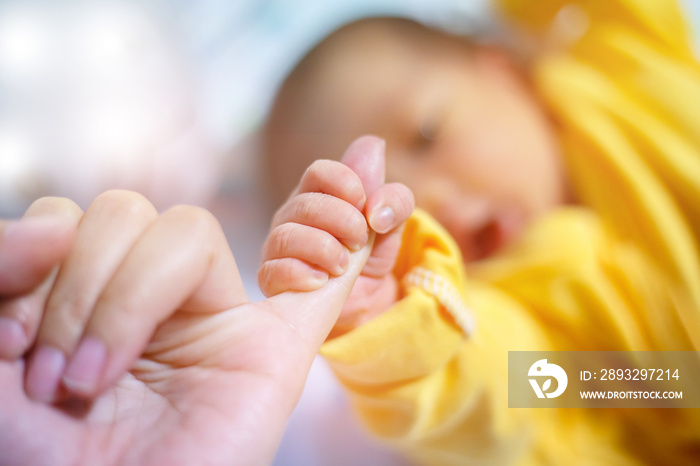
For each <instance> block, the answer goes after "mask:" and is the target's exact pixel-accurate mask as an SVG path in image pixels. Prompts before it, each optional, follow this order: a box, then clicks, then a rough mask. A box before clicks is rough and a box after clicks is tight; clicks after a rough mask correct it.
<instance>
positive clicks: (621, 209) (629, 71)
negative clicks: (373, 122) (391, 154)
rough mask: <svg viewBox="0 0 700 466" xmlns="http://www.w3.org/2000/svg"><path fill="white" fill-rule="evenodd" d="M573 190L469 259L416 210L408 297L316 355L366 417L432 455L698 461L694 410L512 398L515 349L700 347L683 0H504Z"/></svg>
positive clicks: (406, 251)
mask: <svg viewBox="0 0 700 466" xmlns="http://www.w3.org/2000/svg"><path fill="white" fill-rule="evenodd" d="M499 7H500V8H501V11H502V12H503V13H504V15H505V16H506V17H507V18H508V19H509V20H511V21H513V27H514V28H515V29H517V30H518V31H519V32H520V33H522V34H526V35H527V36H528V37H529V38H531V39H532V40H533V41H534V43H537V44H538V47H539V49H538V50H539V53H538V55H537V58H536V59H535V60H534V62H533V66H532V77H533V80H534V82H535V84H536V87H537V90H538V92H539V93H540V95H541V97H542V99H543V100H544V102H545V103H546V105H547V106H548V109H549V110H550V111H551V112H552V114H553V115H554V118H555V119H556V121H557V125H558V130H559V134H560V139H561V144H562V147H563V149H564V156H565V159H566V163H567V166H568V169H569V171H570V177H571V179H572V183H573V186H574V191H575V195H576V197H577V200H578V201H579V202H578V204H577V206H575V207H563V208H561V209H558V210H556V211H553V212H552V213H551V214H549V215H547V216H545V217H544V218H542V219H541V220H540V221H538V222H536V223H535V224H534V225H532V226H531V227H530V228H529V229H528V230H527V231H526V233H525V234H524V236H523V237H522V238H520V239H518V240H517V242H516V243H514V244H513V245H511V246H509V247H508V248H507V250H505V251H503V252H502V253H500V254H498V255H497V256H495V257H493V258H490V259H489V260H487V261H484V262H483V263H481V264H478V265H474V266H469V267H468V268H467V267H465V265H464V264H463V263H462V259H461V257H460V255H459V251H458V248H457V246H456V245H455V244H454V243H453V241H452V240H451V239H450V237H449V236H448V235H447V233H446V232H445V231H444V230H443V229H442V228H441V227H440V226H439V225H438V224H437V223H435V222H434V221H433V220H432V219H431V218H430V217H429V216H428V215H427V214H425V213H423V212H421V211H417V212H416V213H415V214H414V216H413V217H412V218H411V220H410V221H409V223H408V226H407V228H406V232H405V235H404V243H403V247H402V251H401V253H400V257H399V260H398V262H397V265H396V267H395V270H394V273H395V275H396V276H397V278H398V279H399V280H400V282H401V283H402V285H403V286H402V296H401V299H400V300H399V301H398V302H397V303H396V304H395V305H394V306H393V307H392V308H391V309H390V310H388V311H387V312H386V313H385V314H383V315H381V316H380V317H378V318H376V319H375V320H373V321H371V322H369V323H368V324H366V325H364V326H362V327H360V328H357V329H355V330H353V331H352V332H350V333H348V334H346V335H343V336H341V337H339V338H336V339H333V340H330V341H328V342H327V343H326V344H325V345H324V347H323V348H322V354H323V355H324V356H325V357H326V359H327V360H328V361H329V362H330V364H331V366H332V368H333V370H334V371H335V373H336V374H337V376H338V377H339V379H340V380H341V382H342V383H343V384H344V385H345V386H346V387H347V388H348V389H349V391H350V393H351V397H352V401H353V404H354V405H355V407H356V408H357V410H358V412H359V413H360V415H361V417H362V419H363V420H364V421H365V423H366V424H367V425H368V427H369V428H370V429H371V430H372V431H373V432H375V433H376V434H377V435H379V436H381V437H383V438H385V439H386V440H387V441H389V442H390V443H393V444H395V445H397V446H398V447H400V448H401V449H403V450H405V451H408V452H409V453H411V454H412V456H413V457H415V458H417V459H418V460H420V461H422V462H424V463H425V464H430V465H469V464H475V465H485V464H497V465H501V464H537V465H539V464H556V465H558V464H566V465H577V464H591V465H598V464H646V463H648V464H700V412H698V410H696V409H675V410H662V409H645V410H640V409H621V410H604V409H513V408H511V409H509V408H508V398H507V375H508V374H507V362H508V359H507V358H508V351H515V350H517V351H522V350H532V351H548V350H554V351H564V350H569V351H585V350H599V351H608V350H616V351H617V350H620V351H621V350H689V351H698V350H700V254H699V247H700V245H699V239H700V67H699V66H698V64H697V62H696V58H695V56H694V54H693V51H692V49H691V47H690V43H691V42H690V39H689V32H688V30H687V26H686V25H685V23H684V21H683V19H682V14H681V12H680V11H679V9H678V6H677V5H676V4H675V3H674V2H670V1H666V0H663V1H659V0H648V1H641V0H614V1H612V0H599V1H595V0H592V1H588V2H586V1H570V2H563V1H558V0H538V1H537V2H532V1H520V2H517V1H514V0H503V1H501V2H500V3H499Z"/></svg>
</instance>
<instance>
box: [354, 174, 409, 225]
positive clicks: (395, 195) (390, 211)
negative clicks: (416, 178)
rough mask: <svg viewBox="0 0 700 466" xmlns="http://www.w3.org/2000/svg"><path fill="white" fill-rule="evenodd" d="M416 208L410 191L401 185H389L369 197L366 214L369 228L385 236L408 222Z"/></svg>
mask: <svg viewBox="0 0 700 466" xmlns="http://www.w3.org/2000/svg"><path fill="white" fill-rule="evenodd" d="M414 208H415V201H414V199H413V193H412V192H411V190H410V189H408V188H407V187H406V186H404V185H402V184H400V183H388V184H385V185H384V186H382V187H381V188H379V189H378V190H376V191H375V192H374V193H373V194H372V195H371V196H370V197H369V199H368V200H367V205H366V208H365V212H366V215H367V221H368V223H369V226H370V227H371V228H372V229H373V230H374V231H376V232H377V233H379V234H384V233H388V232H390V231H391V230H393V229H394V228H396V227H398V226H399V225H401V224H403V223H404V222H405V221H406V220H408V218H409V217H410V216H411V213H412V212H413V209H414Z"/></svg>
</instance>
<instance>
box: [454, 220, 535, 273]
mask: <svg viewBox="0 0 700 466" xmlns="http://www.w3.org/2000/svg"><path fill="white" fill-rule="evenodd" d="M523 224H524V221H523V219H522V217H521V216H520V215H517V214H514V213H510V212H499V213H496V214H495V215H494V216H493V217H491V218H490V219H489V220H488V221H486V222H485V223H484V224H482V225H481V226H480V227H479V228H477V229H475V230H474V231H471V232H469V233H467V234H466V235H464V236H466V238H462V239H463V241H462V242H461V244H460V248H461V249H462V253H463V254H464V260H465V262H475V261H480V260H484V259H486V258H488V257H491V256H492V255H494V254H496V253H497V252H498V251H500V250H501V249H502V248H503V247H504V246H506V245H507V244H509V243H510V242H511V241H512V240H513V239H515V238H516V237H517V236H518V234H519V233H520V232H521V231H522V229H523Z"/></svg>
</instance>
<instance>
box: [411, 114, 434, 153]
mask: <svg viewBox="0 0 700 466" xmlns="http://www.w3.org/2000/svg"><path fill="white" fill-rule="evenodd" d="M436 136H437V124H436V122H435V120H434V119H432V118H424V119H422V120H421V121H420V123H419V124H418V128H417V131H416V132H415V135H414V138H413V143H412V144H411V148H412V152H413V153H415V155H419V156H424V155H428V153H429V149H430V148H431V147H432V145H433V143H434V142H435V139H436Z"/></svg>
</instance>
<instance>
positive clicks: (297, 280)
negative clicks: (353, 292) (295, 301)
mask: <svg viewBox="0 0 700 466" xmlns="http://www.w3.org/2000/svg"><path fill="white" fill-rule="evenodd" d="M328 278H329V277H328V273H326V272H324V271H322V270H319V269H317V268H315V267H312V266H311V265H309V264H307V263H306V262H303V261H301V260H299V259H295V258H292V257H286V258H283V259H272V260H269V261H266V262H264V263H263V265H262V266H261V267H260V270H259V271H258V284H259V286H260V290H261V291H262V292H263V294H264V295H265V296H267V297H270V296H275V295H278V294H280V293H283V292H285V291H314V290H318V289H319V288H322V287H323V286H324V285H325V284H326V283H327V282H328Z"/></svg>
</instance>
